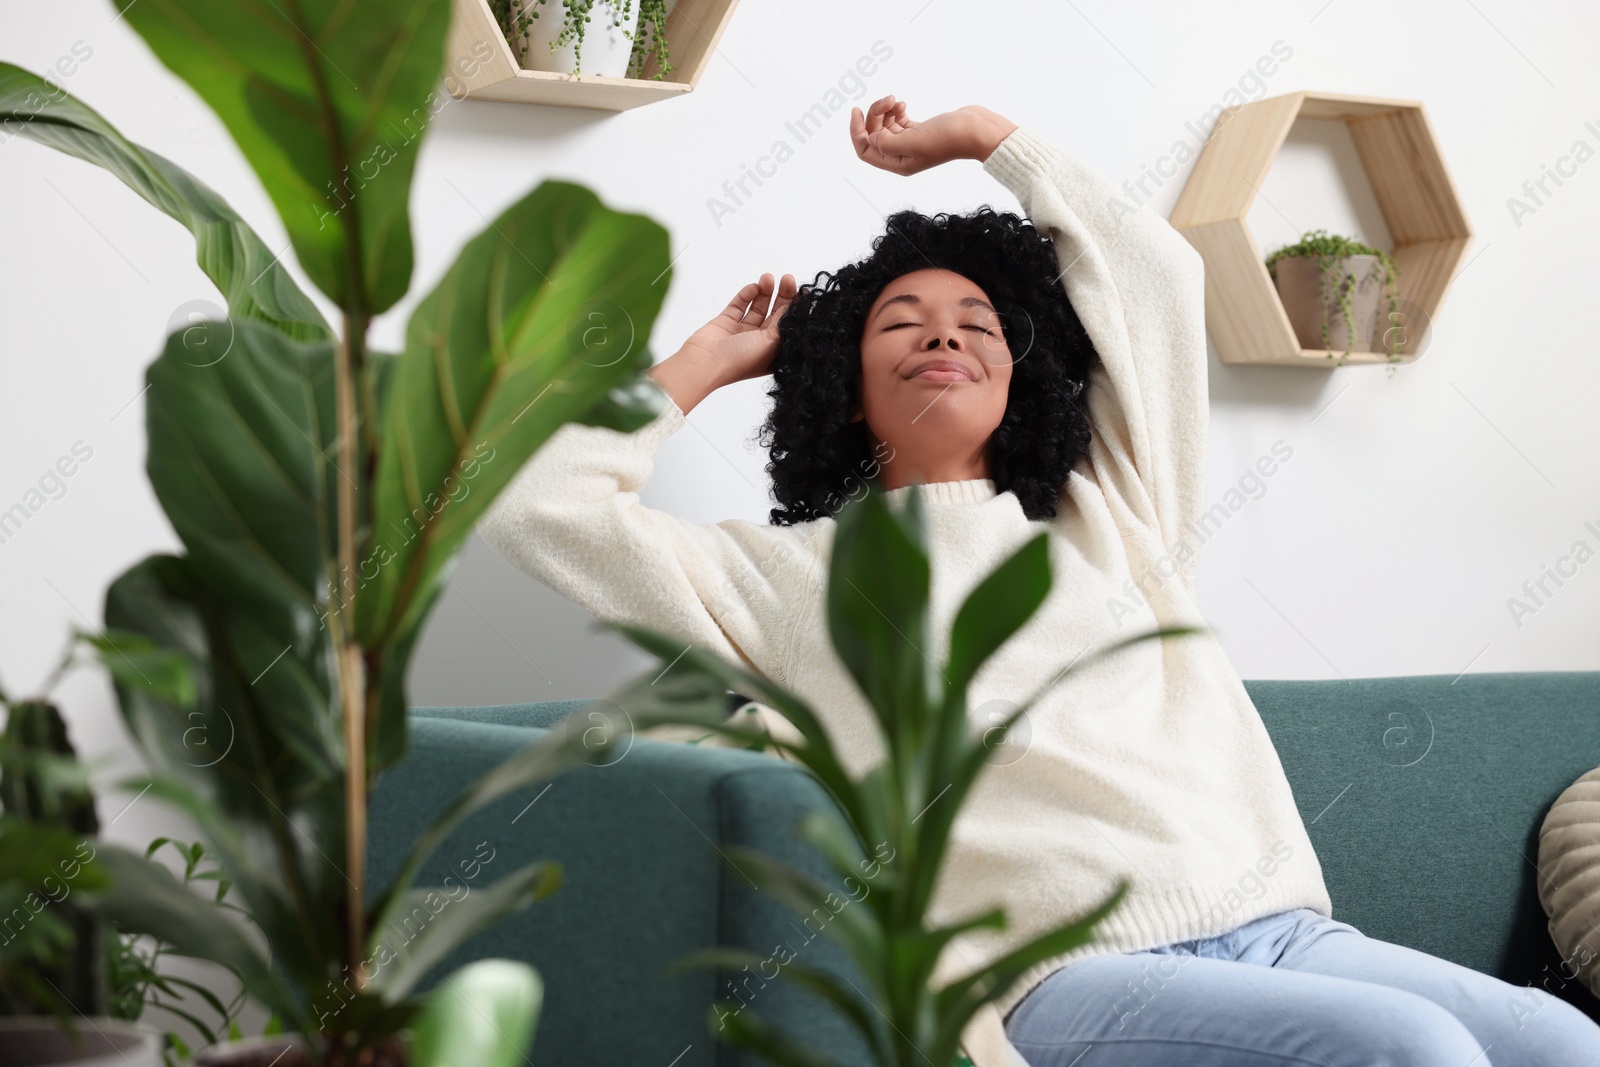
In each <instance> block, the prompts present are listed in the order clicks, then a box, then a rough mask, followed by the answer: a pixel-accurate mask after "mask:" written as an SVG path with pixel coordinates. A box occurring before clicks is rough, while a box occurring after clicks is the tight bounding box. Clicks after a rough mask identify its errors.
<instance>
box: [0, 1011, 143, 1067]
mask: <svg viewBox="0 0 1600 1067" xmlns="http://www.w3.org/2000/svg"><path fill="white" fill-rule="evenodd" d="M77 1027H78V1032H77V1034H76V1036H74V1035H72V1034H69V1033H67V1031H66V1030H65V1029H63V1028H62V1026H61V1024H60V1023H58V1022H57V1021H56V1020H54V1019H52V1018H50V1017H48V1016H31V1015H23V1016H18V1017H16V1018H11V1019H0V1067H58V1065H59V1067H162V1064H161V1044H162V1042H161V1039H160V1038H159V1037H157V1036H156V1035H154V1034H152V1033H151V1032H150V1031H148V1030H143V1029H140V1028H139V1027H138V1026H136V1025H135V1024H133V1023H130V1022H125V1021H124V1020H122V1019H107V1018H99V1017H96V1018H90V1019H85V1018H80V1019H79V1020H77Z"/></svg>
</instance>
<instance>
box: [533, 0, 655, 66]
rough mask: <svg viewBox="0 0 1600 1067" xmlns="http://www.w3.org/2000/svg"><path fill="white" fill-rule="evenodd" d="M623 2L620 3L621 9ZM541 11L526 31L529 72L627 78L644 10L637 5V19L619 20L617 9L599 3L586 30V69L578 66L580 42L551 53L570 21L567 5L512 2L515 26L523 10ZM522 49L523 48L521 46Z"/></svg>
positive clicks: (600, 0)
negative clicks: (553, 44) (577, 67)
mask: <svg viewBox="0 0 1600 1067" xmlns="http://www.w3.org/2000/svg"><path fill="white" fill-rule="evenodd" d="M621 6H622V5H621V3H618V4H617V7H618V8H620V7H621ZM525 10H527V11H537V12H538V13H539V17H538V18H536V19H533V20H532V21H530V22H529V23H528V28H527V30H525V31H524V32H523V35H522V36H523V41H524V42H525V43H526V45H527V50H526V52H525V53H524V55H523V59H522V65H523V67H524V68H525V69H527V70H547V71H554V72H556V73H558V74H581V75H586V76H587V75H597V76H599V77H602V78H625V77H627V75H628V60H629V59H630V58H631V57H632V55H633V36H632V35H637V34H638V32H639V16H640V11H639V7H638V5H637V4H635V5H634V13H633V16H632V17H631V18H629V19H627V20H622V19H619V17H618V15H617V12H616V10H614V9H613V8H612V6H611V4H610V3H607V2H606V0H596V3H595V5H594V7H592V8H590V10H589V21H588V22H587V23H586V24H585V25H584V27H583V69H582V70H577V69H575V68H576V66H577V57H576V52H577V48H576V45H577V42H576V41H568V42H567V43H566V44H564V45H562V46H561V47H560V48H557V49H556V50H555V51H554V52H551V51H550V43H551V42H552V41H554V40H555V39H556V38H557V37H560V36H561V28H562V26H563V24H564V22H565V20H566V15H567V12H566V4H564V3H563V2H562V0H546V2H545V3H543V4H537V3H535V2H534V0H511V24H512V25H513V26H515V25H516V24H517V17H518V15H519V14H520V13H521V12H523V11H525ZM518 47H520V46H518Z"/></svg>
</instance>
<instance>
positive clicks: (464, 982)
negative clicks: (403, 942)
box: [407, 959, 544, 1067]
mask: <svg viewBox="0 0 1600 1067" xmlns="http://www.w3.org/2000/svg"><path fill="white" fill-rule="evenodd" d="M543 1000H544V986H543V985H542V984H541V983H540V981H539V975H538V972H536V971H535V970H534V969H533V968H532V967H529V966H528V965H527V964H526V963H520V962H517V961H514V960H502V959H484V960H478V961H476V962H475V963H469V964H467V965H466V966H465V967H463V968H461V969H460V970H459V971H456V972H455V973H454V974H451V975H449V976H448V977H446V978H445V980H444V981H443V982H442V983H441V984H440V985H439V986H438V988H436V989H435V990H434V991H433V992H432V993H431V994H430V995H429V997H428V1005H427V1007H426V1008H425V1009H423V1012H422V1014H421V1016H420V1017H418V1019H417V1023H416V1027H415V1029H414V1031H413V1035H412V1039H411V1042H410V1045H409V1047H408V1049H407V1053H408V1058H409V1061H410V1064H411V1067H464V1065H467V1064H470V1065H471V1067H524V1065H525V1064H528V1063H531V1062H532V1061H531V1060H529V1059H528V1051H529V1050H530V1049H531V1048H532V1047H533V1034H534V1029H535V1027H536V1026H537V1024H538V1022H539V1008H540V1006H541V1004H542V1003H543Z"/></svg>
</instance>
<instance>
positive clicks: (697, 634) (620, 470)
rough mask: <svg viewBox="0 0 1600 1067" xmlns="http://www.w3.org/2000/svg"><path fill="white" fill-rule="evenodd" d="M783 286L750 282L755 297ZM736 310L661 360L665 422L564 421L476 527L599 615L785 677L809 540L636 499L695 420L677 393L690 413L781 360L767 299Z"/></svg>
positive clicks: (654, 373)
mask: <svg viewBox="0 0 1600 1067" xmlns="http://www.w3.org/2000/svg"><path fill="white" fill-rule="evenodd" d="M768 277H770V275H769V276H768ZM785 277H786V278H787V277H788V276H785ZM772 288H773V287H772V286H771V285H770V284H764V283H759V284H758V283H752V285H750V286H746V287H745V290H750V291H751V292H750V294H749V295H747V296H746V297H745V303H746V304H749V303H750V302H751V300H752V299H753V298H754V295H755V291H757V290H761V291H764V292H765V293H766V294H768V295H770V294H771V292H772ZM779 288H780V296H781V286H780V287H779ZM745 290H741V292H745ZM790 295H791V296H792V295H793V294H792V291H791V293H790ZM737 299H738V297H736V298H735V300H737ZM785 303H787V301H785ZM729 307H730V309H732V305H731V304H730V306H729ZM781 311H782V307H781V306H778V307H776V313H781ZM729 316H730V310H724V312H723V313H722V314H721V315H719V316H718V317H717V319H715V320H713V321H712V322H711V323H708V324H707V325H706V327H704V328H702V330H700V331H697V332H696V333H695V335H694V337H693V338H691V341H692V343H691V344H686V345H685V346H684V348H683V349H681V350H680V351H679V352H678V353H677V354H675V355H674V356H672V357H671V358H669V359H668V360H666V361H664V362H663V363H660V364H657V365H656V367H654V368H652V370H651V372H650V375H651V377H652V379H654V380H655V381H656V383H657V384H658V385H660V386H661V387H662V389H663V391H664V392H665V393H666V396H667V400H668V403H667V405H666V407H665V409H664V410H663V411H662V412H661V413H660V414H659V415H658V416H657V417H656V418H655V419H654V420H652V421H651V422H650V423H649V424H647V425H645V426H643V427H641V428H640V429H638V430H636V431H634V432H632V433H623V432H620V431H617V430H613V429H609V428H607V427H602V426H587V425H583V424H580V423H569V424H567V425H565V426H562V427H561V428H560V429H559V430H557V431H556V432H555V433H554V434H552V435H551V436H550V439H549V440H548V441H546V442H545V444H544V445H543V447H541V448H540V449H539V450H538V451H537V452H536V453H534V455H533V458H532V459H530V460H529V461H528V463H527V465H526V466H524V467H523V469H522V470H521V471H519V472H518V474H517V476H516V477H515V478H514V479H513V480H512V482H511V484H510V485H508V486H507V487H506V489H505V491H504V492H503V493H502V494H501V495H500V496H499V497H498V498H497V499H496V500H495V502H494V505H493V506H492V507H491V508H490V509H489V511H488V513H487V514H486V515H485V516H484V517H483V519H482V520H480V522H479V523H478V531H479V533H481V534H482V535H483V538H484V540H486V541H488V542H489V544H490V545H492V546H493V547H494V548H495V549H496V550H497V551H498V552H500V554H501V555H503V556H505V557H506V559H508V560H509V561H510V562H511V563H512V564H514V565H515V566H516V567H517V568H518V569H519V570H522V571H524V572H525V573H527V574H531V575H533V576H534V577H536V578H538V579H539V580H540V581H542V582H543V583H544V584H546V585H548V586H550V587H551V588H552V589H555V590H556V591H557V592H559V593H561V594H563V595H564V596H566V597H567V598H568V599H569V600H572V601H574V602H575V603H577V604H579V605H580V606H582V607H584V608H586V609H587V610H588V611H589V612H590V613H591V614H593V615H595V616H596V617H597V618H599V619H602V620H604V621H607V622H617V623H626V624H631V625H637V626H645V627H649V628H651V629H656V630H660V631H662V632H664V633H669V634H673V635H675V636H677V637H680V638H682V639H683V640H684V641H686V642H693V643H695V644H698V645H701V646H704V647H707V648H710V649H712V650H713V651H715V652H718V653H719V654H721V655H722V656H724V657H725V658H726V659H728V660H729V661H730V662H734V663H737V664H740V665H742V666H745V667H747V668H752V669H754V670H756V671H758V672H760V673H762V674H765V675H767V676H768V677H772V678H775V679H779V680H781V679H782V676H783V669H784V666H785V664H784V656H785V654H786V652H787V647H788V638H789V635H790V631H791V630H792V628H793V626H794V622H795V618H796V613H795V612H794V605H795V604H796V603H798V602H799V594H800V590H801V589H802V587H803V585H804V583H806V582H807V581H810V580H813V579H812V573H811V571H812V566H811V565H812V562H813V559H812V555H811V553H810V551H809V549H808V548H807V545H808V541H807V540H806V539H804V538H802V537H801V536H800V535H799V534H798V532H794V531H791V530H789V529H788V528H777V527H771V526H765V525H757V524H754V523H750V522H745V521H742V520H736V519H728V520H724V521H722V522H717V523H711V524H704V525H702V524H698V523H692V522H687V521H685V520H682V519H679V518H677V517H675V516H673V515H669V514H667V513H666V512H664V511H658V510H656V509H653V508H648V507H645V506H644V505H643V504H641V503H640V501H639V490H640V489H641V488H643V486H644V484H645V483H646V481H648V480H649V477H650V473H651V471H652V469H653V466H654V456H655V452H656V450H657V449H658V448H659V447H660V445H661V444H662V442H663V441H665V440H666V439H667V438H668V437H669V436H671V435H672V433H673V432H675V431H676V430H677V429H678V428H679V427H680V426H682V425H683V423H684V420H685V417H686V416H685V410H684V408H683V407H681V406H680V403H679V401H678V399H677V398H678V397H682V398H684V402H685V403H687V404H688V405H689V406H690V407H693V406H694V404H696V403H698V402H699V400H700V399H702V398H703V397H704V396H705V395H706V394H708V393H709V392H711V391H712V389H714V388H715V387H717V386H718V385H722V384H726V383H727V382H729V381H737V380H740V377H741V376H744V377H749V376H753V375H754V373H757V372H759V373H765V370H759V371H758V368H761V367H762V362H761V361H762V359H763V358H765V360H766V361H767V363H769V364H770V362H771V354H770V352H766V351H765V348H764V345H763V342H762V340H761V335H762V334H763V332H764V331H765V330H766V329H767V328H768V325H769V322H768V320H770V331H771V338H772V341H773V343H774V344H775V342H776V336H777V328H776V321H775V320H776V314H775V313H770V312H767V311H766V305H765V302H764V301H763V302H762V309H761V311H760V312H759V313H752V312H749V311H748V309H742V310H741V311H740V313H739V314H737V315H732V317H731V319H730V318H729ZM752 324H753V325H752Z"/></svg>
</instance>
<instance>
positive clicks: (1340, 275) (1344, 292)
mask: <svg viewBox="0 0 1600 1067" xmlns="http://www.w3.org/2000/svg"><path fill="white" fill-rule="evenodd" d="M1291 256H1292V257H1295V258H1303V259H1315V260H1316V261H1317V265H1318V268H1319V273H1318V276H1319V278H1320V281H1321V293H1322V302H1321V303H1322V347H1323V348H1325V349H1327V348H1331V344H1330V337H1329V333H1328V307H1329V305H1330V304H1332V303H1334V302H1335V301H1337V303H1338V304H1339V307H1340V310H1341V311H1342V312H1343V315H1344V323H1345V336H1346V337H1354V336H1355V335H1356V323H1355V315H1354V313H1353V311H1352V300H1351V293H1352V292H1353V291H1354V289H1355V287H1356V286H1357V285H1359V284H1360V283H1361V282H1362V281H1364V280H1366V279H1365V278H1357V277H1355V276H1354V275H1351V274H1348V273H1346V272H1345V271H1343V270H1342V269H1341V268H1340V266H1339V261H1340V260H1342V259H1343V258H1345V257H1346V256H1376V257H1378V264H1377V265H1376V266H1374V267H1373V271H1374V272H1375V271H1377V270H1379V269H1381V270H1382V271H1383V286H1384V294H1385V295H1386V296H1387V297H1388V298H1389V313H1388V315H1386V316H1385V319H1386V320H1387V321H1389V322H1390V323H1394V324H1396V325H1398V323H1396V321H1395V320H1396V318H1397V316H1398V310H1397V309H1398V306H1399V299H1400V291H1399V284H1398V282H1397V281H1396V279H1397V278H1398V277H1399V275H1400V267H1399V265H1398V264H1397V263H1395V261H1394V257H1392V256H1391V255H1389V253H1388V252H1385V251H1384V250H1383V249H1381V248H1374V247H1372V246H1371V245H1369V244H1366V243H1365V242H1362V241H1359V240H1357V239H1355V238H1354V237H1344V236H1341V235H1338V234H1329V233H1328V231H1327V230H1308V231H1306V232H1305V233H1304V234H1303V235H1302V236H1301V238H1300V240H1299V241H1298V242H1296V243H1295V244H1292V245H1285V246H1284V247H1282V248H1280V249H1278V250H1277V251H1275V252H1273V253H1272V254H1271V255H1269V256H1268V257H1267V273H1268V274H1270V275H1271V276H1272V279H1273V281H1274V282H1276V281H1277V279H1278V272H1277V266H1276V265H1277V262H1278V260H1280V259H1283V258H1285V257H1291ZM1391 332H1393V333H1396V334H1398V333H1400V331H1398V330H1394V331H1390V330H1385V331H1384V332H1383V336H1384V337H1385V338H1388V337H1389V336H1390V333H1391ZM1385 352H1386V355H1387V357H1388V361H1389V363H1390V364H1395V363H1398V362H1399V361H1400V355H1399V348H1398V346H1397V345H1396V344H1395V343H1394V342H1393V341H1388V342H1387V344H1386V348H1385ZM1344 355H1346V356H1348V355H1350V352H1349V351H1346V352H1345V353H1344ZM1327 358H1329V359H1332V358H1334V355H1333V352H1332V351H1329V352H1328V357H1327Z"/></svg>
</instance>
